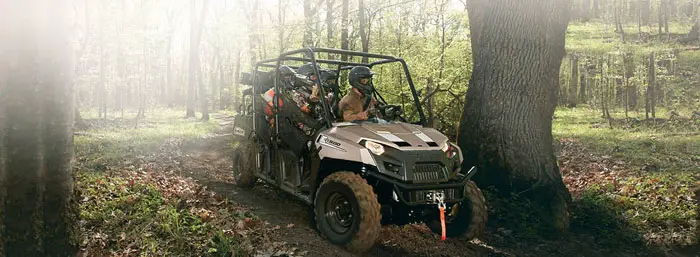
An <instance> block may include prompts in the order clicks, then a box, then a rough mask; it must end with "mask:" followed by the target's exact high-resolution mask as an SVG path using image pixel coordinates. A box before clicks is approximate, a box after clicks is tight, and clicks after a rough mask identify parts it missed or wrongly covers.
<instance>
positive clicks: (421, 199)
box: [407, 188, 462, 203]
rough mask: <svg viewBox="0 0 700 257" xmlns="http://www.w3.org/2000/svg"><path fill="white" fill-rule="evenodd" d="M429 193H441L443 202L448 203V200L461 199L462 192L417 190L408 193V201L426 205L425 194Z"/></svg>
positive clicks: (449, 189)
mask: <svg viewBox="0 0 700 257" xmlns="http://www.w3.org/2000/svg"><path fill="white" fill-rule="evenodd" d="M431 191H443V192H444V194H445V199H444V200H445V201H450V200H458V199H462V193H461V192H462V191H461V190H459V188H446V189H439V190H418V191H411V192H408V193H407V194H408V197H407V199H409V200H408V201H410V202H413V203H426V202H427V198H426V196H427V194H428V193H430V192H431Z"/></svg>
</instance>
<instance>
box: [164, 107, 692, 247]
mask: <svg viewBox="0 0 700 257" xmlns="http://www.w3.org/2000/svg"><path fill="white" fill-rule="evenodd" d="M212 117H215V118H216V119H217V120H219V121H221V122H220V124H221V127H220V128H219V129H218V130H217V131H216V132H214V133H211V134H208V135H203V136H201V137H200V138H198V139H195V140H190V141H187V142H182V144H181V145H179V146H177V147H178V149H169V151H171V153H173V152H177V155H181V156H182V157H183V158H178V159H181V160H180V164H179V165H180V167H179V169H178V170H180V171H182V172H183V174H181V175H184V176H190V177H192V178H194V179H196V180H198V182H199V183H201V184H203V185H206V186H207V187H208V188H209V189H210V190H212V191H214V192H216V193H218V194H221V195H223V196H226V197H228V198H229V199H231V200H232V201H235V202H237V203H239V204H242V205H244V206H246V207H248V208H250V209H252V210H253V212H254V213H255V214H256V215H257V216H258V217H260V218H261V219H262V220H265V221H267V222H268V223H270V224H271V225H272V226H279V229H277V230H274V232H273V233H274V234H273V235H272V239H273V240H275V241H278V242H286V243H287V246H288V247H293V248H298V249H299V250H300V251H301V252H303V253H304V254H303V256H324V257H325V256H342V257H345V256H354V255H352V254H350V253H348V252H347V251H345V250H344V249H342V248H341V247H338V246H335V245H332V244H330V243H329V242H328V241H326V240H325V239H323V238H322V237H321V236H319V235H318V233H317V232H316V231H315V230H314V229H312V226H311V221H310V217H311V216H310V210H311V209H310V207H308V206H306V205H305V204H303V203H301V202H300V201H297V200H296V199H294V198H293V197H291V196H288V195H287V194H285V193H283V192H281V191H279V190H277V189H275V188H273V187H271V186H268V185H265V184H262V183H259V184H258V185H256V186H255V187H254V188H251V189H242V188H238V187H236V185H235V183H234V181H233V177H232V173H231V171H232V169H233V165H232V161H231V156H232V152H233V142H232V141H231V138H232V137H231V132H232V124H233V117H231V116H227V115H223V114H220V113H216V114H212ZM483 237H484V238H483V239H482V240H474V241H472V242H466V241H460V240H455V239H448V240H447V241H444V242H442V241H440V240H439V237H437V236H436V235H434V234H433V233H432V232H430V231H429V230H428V229H427V227H425V226H423V225H421V226H413V225H409V226H404V227H398V226H386V227H384V228H383V229H382V235H381V237H380V240H379V242H378V243H377V245H376V247H374V249H372V250H371V251H369V252H368V253H366V254H365V256H515V255H516V254H513V253H517V256H698V255H697V253H696V252H697V251H694V250H692V249H686V250H684V251H678V252H676V251H670V252H669V251H660V250H659V249H650V248H646V247H643V246H642V245H641V244H640V245H636V246H631V247H625V248H619V247H613V248H612V249H611V248H609V247H603V246H601V245H599V244H598V243H596V242H594V241H595V240H594V239H595V237H596V235H592V234H588V233H585V232H582V233H577V232H574V233H571V234H570V235H569V236H567V237H564V238H560V239H552V240H544V239H537V240H535V239H532V238H527V237H526V238H521V237H515V236H514V235H511V233H510V232H509V231H508V230H505V229H503V228H499V229H494V228H487V231H486V232H485V233H484V236H483ZM485 242H489V244H492V245H491V246H490V245H488V244H487V243H485ZM282 256H284V255H282Z"/></svg>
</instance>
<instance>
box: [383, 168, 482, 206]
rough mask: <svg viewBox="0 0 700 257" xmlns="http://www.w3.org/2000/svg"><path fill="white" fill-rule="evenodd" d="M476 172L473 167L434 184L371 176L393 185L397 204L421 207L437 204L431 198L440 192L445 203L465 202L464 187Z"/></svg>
mask: <svg viewBox="0 0 700 257" xmlns="http://www.w3.org/2000/svg"><path fill="white" fill-rule="evenodd" d="M476 171H477V169H476V167H472V168H471V169H470V170H469V171H468V172H466V173H465V174H458V175H457V177H456V178H454V179H451V180H449V181H447V182H442V183H433V184H413V183H407V182H404V181H398V180H396V179H392V178H390V177H387V176H386V175H384V174H381V173H374V172H372V174H370V175H371V176H372V177H375V178H376V179H378V180H380V181H382V182H385V183H389V184H392V185H393V190H392V200H393V201H394V202H395V203H400V204H403V205H406V206H420V205H433V204H437V201H436V200H435V199H432V197H431V196H430V195H431V194H434V193H436V192H440V193H442V194H443V195H444V202H445V203H457V202H460V201H462V200H464V198H465V197H466V195H464V187H465V186H466V184H467V182H469V180H470V179H471V177H472V176H473V175H474V174H475V173H476Z"/></svg>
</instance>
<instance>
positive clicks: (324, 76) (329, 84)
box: [321, 70, 338, 90]
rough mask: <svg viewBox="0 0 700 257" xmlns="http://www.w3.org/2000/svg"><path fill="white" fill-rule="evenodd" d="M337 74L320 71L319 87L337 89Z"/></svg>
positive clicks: (329, 71) (330, 71)
mask: <svg viewBox="0 0 700 257" xmlns="http://www.w3.org/2000/svg"><path fill="white" fill-rule="evenodd" d="M337 80H338V74H337V73H335V71H332V70H321V85H323V86H324V87H325V88H329V89H333V90H337V89H338V82H337Z"/></svg>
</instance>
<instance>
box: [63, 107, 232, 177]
mask: <svg viewBox="0 0 700 257" xmlns="http://www.w3.org/2000/svg"><path fill="white" fill-rule="evenodd" d="M86 113H89V112H86ZM134 116H135V114H134ZM183 117H184V114H183V112H182V111H171V110H167V109H161V110H158V111H155V112H153V113H151V114H150V115H149V116H147V118H146V119H145V120H143V121H140V123H139V126H138V127H134V125H135V124H136V123H135V122H134V121H133V120H124V121H115V120H109V121H105V122H103V123H106V124H105V125H101V124H100V121H96V120H90V121H89V122H90V123H93V125H94V126H93V127H92V128H90V129H87V130H85V131H80V132H83V133H87V135H82V134H80V135H78V136H76V137H75V151H76V155H77V156H82V158H84V159H81V160H80V161H81V164H82V165H86V166H88V167H90V168H91V169H97V170H101V169H104V168H105V166H106V165H114V164H115V163H118V162H121V161H138V160H139V159H141V158H143V157H144V156H146V155H148V154H150V153H153V152H154V151H157V150H158V148H159V147H160V146H161V145H162V144H164V143H166V142H167V140H168V139H173V138H175V139H188V138H196V137H199V136H202V135H205V134H207V133H210V132H212V131H214V130H215V129H217V128H218V127H219V125H218V121H217V120H216V119H215V118H213V117H212V118H211V119H210V120H209V121H199V120H192V119H184V118H183ZM84 119H88V118H87V117H84ZM132 119H133V118H132Z"/></svg>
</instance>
